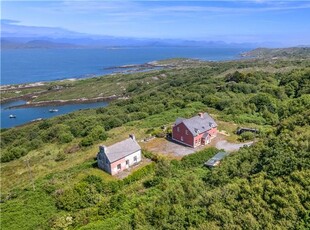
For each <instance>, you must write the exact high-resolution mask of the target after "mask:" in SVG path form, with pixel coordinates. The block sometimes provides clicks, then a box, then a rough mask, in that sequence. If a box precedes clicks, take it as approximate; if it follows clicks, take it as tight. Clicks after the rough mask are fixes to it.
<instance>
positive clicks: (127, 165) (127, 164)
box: [126, 160, 129, 169]
mask: <svg viewBox="0 0 310 230" xmlns="http://www.w3.org/2000/svg"><path fill="white" fill-rule="evenodd" d="M128 168H129V160H126V169H128Z"/></svg>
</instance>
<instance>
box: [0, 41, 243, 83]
mask: <svg viewBox="0 0 310 230" xmlns="http://www.w3.org/2000/svg"><path fill="white" fill-rule="evenodd" d="M247 50H249V49H245V48H206V47H140V48H114V49H112V48H111V49H107V48H106V49H3V50H1V85H7V84H22V83H32V82H41V81H43V82H44V81H54V80H62V79H66V78H84V77H90V76H98V75H104V74H109V73H112V72H113V70H111V69H106V68H109V67H115V66H122V65H132V64H143V63H147V62H150V61H155V60H162V59H168V58H197V59H202V60H212V61H219V60H231V59H236V58H238V57H239V54H240V53H241V52H245V51H247Z"/></svg>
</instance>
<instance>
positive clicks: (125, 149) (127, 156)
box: [97, 134, 141, 175]
mask: <svg viewBox="0 0 310 230" xmlns="http://www.w3.org/2000/svg"><path fill="white" fill-rule="evenodd" d="M97 161H98V167H99V168H100V169H102V170H104V171H106V172H108V173H109V174H111V175H115V174H117V173H119V172H121V171H124V170H125V169H128V168H129V167H131V166H133V165H136V164H138V163H139V162H140V161H141V147H140V145H139V144H138V142H137V141H136V138H135V136H134V135H133V134H132V135H129V138H128V139H126V140H123V141H121V142H118V143H116V144H114V145H111V146H108V147H107V146H105V145H100V146H99V153H98V154H97Z"/></svg>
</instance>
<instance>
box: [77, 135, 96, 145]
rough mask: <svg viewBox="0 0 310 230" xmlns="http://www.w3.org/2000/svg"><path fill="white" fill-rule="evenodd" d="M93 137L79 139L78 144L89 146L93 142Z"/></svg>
mask: <svg viewBox="0 0 310 230" xmlns="http://www.w3.org/2000/svg"><path fill="white" fill-rule="evenodd" d="M93 142H94V141H93V139H92V138H91V137H85V138H83V139H82V140H81V142H80V146H81V147H87V146H91V145H92V144H93Z"/></svg>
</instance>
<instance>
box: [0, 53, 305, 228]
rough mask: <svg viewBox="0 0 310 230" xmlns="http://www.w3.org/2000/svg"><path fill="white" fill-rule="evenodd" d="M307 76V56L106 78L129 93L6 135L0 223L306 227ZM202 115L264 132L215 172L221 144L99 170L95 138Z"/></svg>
mask: <svg viewBox="0 0 310 230" xmlns="http://www.w3.org/2000/svg"><path fill="white" fill-rule="evenodd" d="M176 61H180V59H176ZM254 70H255V71H254ZM155 76H156V78H154V77H155ZM309 76H310V62H309V60H297V59H294V60H291V59H288V60H273V61H270V60H260V61H254V60H243V61H232V62H222V63H220V62H219V63H218V62H214V63H209V62H207V63H202V62H199V63H198V62H193V63H192V64H188V66H186V65H185V66H184V68H174V69H170V70H160V71H153V72H147V73H137V74H130V75H117V76H109V78H107V79H109V80H110V81H111V79H113V77H115V79H120V80H119V81H120V82H123V83H122V84H125V85H127V86H126V89H125V92H124V95H126V96H129V98H128V99H119V100H115V101H113V102H111V103H110V105H109V106H108V107H105V108H100V109H96V110H85V111H78V112H75V113H72V114H67V115H64V116H60V117H55V118H53V119H49V120H46V121H40V122H37V123H32V124H28V125H25V126H23V127H18V128H12V129H8V130H2V132H1V150H2V153H1V161H2V162H3V163H2V165H1V172H2V176H1V188H2V195H1V201H2V202H1V204H0V205H1V212H2V213H1V227H2V228H3V229H106V228H111V229H309V228H310V192H309V191H310V190H309V188H310V180H309V178H310V154H309V152H310V149H309V139H310V129H309V123H310V120H309V117H310V78H309ZM104 78H105V77H104ZM104 78H102V79H104ZM98 79H99V80H98ZM102 79H101V78H95V79H87V80H86V82H87V81H88V82H89V83H91V82H92V81H98V82H100V81H108V80H102ZM155 79H156V80H155ZM81 82H83V81H81ZM110 83H111V84H112V81H111V82H110ZM79 84H82V83H79ZM114 84H116V83H115V81H114ZM74 87H75V86H74ZM199 111H207V112H209V113H211V114H212V115H213V116H214V117H215V118H216V120H217V121H218V122H219V124H220V126H221V129H223V130H225V131H227V132H228V133H230V134H232V133H233V132H234V131H236V130H233V128H231V127H225V125H222V124H224V122H227V123H228V122H234V123H237V124H240V126H245V127H246V126H251V127H254V128H259V130H260V133H259V134H258V136H257V139H258V141H257V142H256V143H255V145H253V146H251V147H245V148H242V149H241V150H239V151H238V152H236V153H234V154H231V155H229V156H228V157H226V158H225V159H224V160H223V161H222V163H221V165H220V166H219V167H217V168H214V169H212V170H210V169H208V168H205V167H204V166H203V163H204V162H205V161H206V160H207V159H209V158H210V157H212V156H213V155H214V154H215V153H216V152H217V151H218V150H217V149H214V148H211V147H210V148H207V149H205V150H203V151H200V152H197V153H194V154H192V155H189V156H186V157H183V158H182V159H181V160H169V159H166V158H163V157H160V156H157V155H154V154H153V153H151V152H149V151H143V155H144V157H147V158H149V159H151V160H152V163H150V164H146V165H145V166H143V167H140V168H138V169H137V170H135V171H134V172H133V173H132V174H131V175H130V176H128V177H126V178H125V179H116V178H114V177H111V176H109V175H107V174H106V173H104V172H102V171H101V170H99V169H97V166H96V160H95V159H94V157H95V155H96V153H97V151H98V149H97V146H98V144H99V143H101V142H104V143H105V144H107V145H109V144H111V143H114V142H116V141H119V140H121V139H123V138H124V137H126V136H127V135H128V134H129V133H132V132H134V133H135V134H136V136H137V138H138V139H139V138H144V137H146V136H148V135H149V134H150V133H152V134H153V135H157V136H161V135H163V133H165V132H169V128H168V129H167V130H165V129H163V126H166V127H169V126H170V125H171V124H172V122H173V121H174V120H175V119H176V118H177V117H179V116H181V117H190V116H192V115H194V114H197V112H199ZM221 123H222V124H221ZM236 128H237V126H236ZM240 138H241V139H242V140H249V139H252V138H254V137H253V135H252V134H249V133H244V134H242V136H240ZM27 162H28V163H29V167H27V164H26V163H27ZM32 182H33V183H34V186H35V191H33V188H32Z"/></svg>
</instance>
